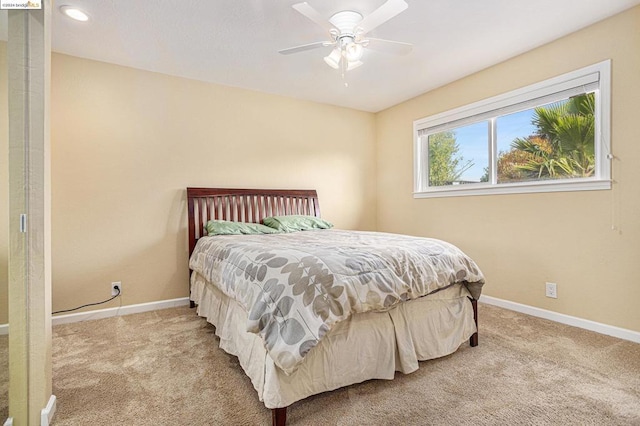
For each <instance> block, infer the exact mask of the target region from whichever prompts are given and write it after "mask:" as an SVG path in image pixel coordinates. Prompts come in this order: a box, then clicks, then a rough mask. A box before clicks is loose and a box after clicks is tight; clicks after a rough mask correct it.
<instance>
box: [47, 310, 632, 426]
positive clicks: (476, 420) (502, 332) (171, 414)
mask: <svg viewBox="0 0 640 426" xmlns="http://www.w3.org/2000/svg"><path fill="white" fill-rule="evenodd" d="M480 321H481V323H480V346H478V347H476V348H471V347H469V345H468V344H464V345H463V346H462V347H461V348H460V349H459V350H458V351H457V352H456V353H454V354H453V355H450V356H447V357H444V358H441V359H437V360H433V361H427V362H423V363H421V365H420V369H419V370H418V371H417V372H415V373H413V374H409V375H403V374H400V373H398V374H396V379H395V380H393V381H369V382H366V383H362V384H359V385H353V386H350V387H347V388H343V389H339V390H336V391H333V392H329V393H324V394H320V395H316V396H313V397H310V398H308V399H306V400H303V401H300V402H298V403H295V404H294V405H292V406H291V407H290V408H289V413H288V424H289V425H639V424H640V345H639V344H634V343H631V342H627V341H623V340H619V339H615V338H612V337H608V336H603V335H599V334H596V333H592V332H588V331H584V330H580V329H576V328H572V327H568V326H564V325H561V324H557V323H553V322H550V321H545V320H541V319H537V318H533V317H529V316H526V315H522V314H518V313H515V312H511V311H507V310H503V309H500V308H496V307H493V306H488V305H480ZM217 346H218V339H217V337H216V336H215V335H214V333H213V327H212V326H211V325H209V324H207V323H206V322H205V321H204V320H203V319H200V318H198V317H197V316H196V315H195V312H194V310H190V309H188V308H174V309H166V310H162V311H155V312H150V313H144V314H137V315H129V316H123V317H116V318H109V319H104V320H97V321H89V322H83V323H74V324H66V325H59V326H56V327H54V338H53V368H54V371H53V392H54V394H55V395H56V397H57V398H58V408H57V413H56V418H55V421H54V425H55V426H63V425H74V426H76V425H92V426H97V425H141V426H142V425H154V426H156V425H269V424H270V421H271V412H270V410H268V409H266V408H265V407H264V405H263V404H262V403H260V402H259V401H258V397H257V394H256V392H255V390H254V389H253V387H252V386H251V383H250V381H249V379H248V378H247V377H246V376H245V374H244V373H243V371H242V369H241V368H240V366H239V365H238V363H237V361H236V359H235V358H234V357H232V356H230V355H227V354H226V353H224V352H223V351H222V350H220V349H218V348H217Z"/></svg>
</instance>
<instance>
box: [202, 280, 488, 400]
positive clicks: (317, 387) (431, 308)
mask: <svg viewBox="0 0 640 426" xmlns="http://www.w3.org/2000/svg"><path fill="white" fill-rule="evenodd" d="M469 296H470V293H469V291H468V290H467V289H466V288H465V286H464V285H462V284H454V285H452V286H449V287H447V288H445V289H443V290H441V291H438V292H435V293H432V294H429V295H427V296H424V297H420V298H418V299H414V300H409V301H407V302H404V303H402V304H400V305H396V306H395V307H393V308H392V309H390V310H388V311H385V312H366V313H358V314H354V315H352V316H351V317H349V318H348V319H347V320H345V321H342V322H340V323H338V324H337V325H336V326H334V327H333V328H332V329H331V330H330V331H329V332H328V333H327V335H325V336H324V338H323V339H322V340H321V341H320V343H319V344H318V345H317V346H315V347H313V348H312V349H311V350H310V351H309V353H308V354H307V355H306V357H305V358H304V360H303V362H302V364H301V365H299V367H298V368H297V369H296V370H295V371H294V372H292V373H291V374H285V372H284V371H283V370H281V369H280V368H279V367H277V366H276V365H275V363H274V362H273V360H272V359H271V357H270V356H269V354H268V352H267V350H266V349H265V344H264V341H263V340H262V338H260V337H259V336H258V335H257V334H254V333H250V332H248V331H247V321H248V315H247V312H246V310H245V309H244V308H243V307H242V306H241V305H240V303H238V302H237V301H235V300H233V299H231V298H229V297H228V296H226V295H225V294H224V293H222V292H221V291H220V290H218V289H217V288H216V287H215V286H214V285H213V284H212V283H210V282H207V280H206V279H205V278H204V277H203V276H202V275H201V274H199V273H197V272H194V273H193V274H192V276H191V300H193V301H194V302H195V303H196V304H197V305H198V307H197V313H198V315H200V316H202V317H204V318H206V319H207V321H208V322H209V323H211V324H213V325H214V326H215V327H216V335H217V336H218V337H219V338H220V348H222V349H223V350H224V351H226V352H227V353H229V354H232V355H234V356H236V357H238V360H239V363H240V365H241V366H242V368H243V369H244V371H245V373H246V374H247V376H249V378H250V379H251V382H252V384H253V387H254V388H255V390H256V391H257V393H258V397H259V399H260V400H261V401H262V402H263V403H264V404H265V406H266V407H267V408H281V407H287V406H289V405H291V404H292V403H294V402H296V401H299V400H301V399H304V398H306V397H308V396H311V395H314V394H317V393H321V392H325V391H330V390H333V389H337V388H340V387H343V386H348V385H351V384H354V383H360V382H363V381H366V380H370V379H386V380H391V379H393V377H394V374H395V372H396V371H399V372H402V373H405V374H408V373H411V372H413V371H415V370H417V369H418V362H419V361H424V360H428V359H433V358H438V357H442V356H445V355H448V354H451V353H453V352H455V351H456V349H457V348H458V347H459V346H460V345H461V344H462V343H464V342H466V341H467V340H468V339H469V338H470V337H471V335H472V334H473V333H475V332H476V325H475V323H474V320H473V308H472V305H471V302H470V300H469ZM354 348H355V350H354Z"/></svg>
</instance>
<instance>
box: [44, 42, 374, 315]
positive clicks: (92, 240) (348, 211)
mask: <svg viewBox="0 0 640 426" xmlns="http://www.w3.org/2000/svg"><path fill="white" fill-rule="evenodd" d="M51 111H52V117H51V120H52V121H51V126H52V128H51V134H52V198H53V199H52V221H53V236H52V240H53V309H54V311H55V310H60V309H66V308H71V307H74V306H77V305H81V304H84V303H88V302H95V301H99V300H102V299H106V298H108V297H109V296H110V294H111V287H110V283H111V282H112V281H122V284H123V296H122V300H121V301H120V302H119V301H113V302H110V303H109V304H106V305H102V306H100V307H93V308H92V309H100V308H106V307H113V306H118V305H119V303H122V304H123V305H128V304H135V303H143V302H151V301H157V300H165V299H172V298H178V297H185V296H187V295H188V268H187V257H188V252H187V230H186V227H187V217H186V194H185V192H186V191H185V188H186V187H187V186H209V187H216V186H217V187H240V188H243V187H247V188H251V187H258V188H315V189H317V190H318V194H319V197H320V204H321V210H322V213H323V217H325V218H326V219H329V220H331V221H333V222H334V223H335V224H336V225H337V226H339V227H344V228H360V229H374V228H375V215H374V214H373V212H374V211H375V167H374V166H375V153H374V142H375V133H374V132H375V116H374V115H373V114H371V113H365V112H359V111H355V110H350V109H345V108H338V107H334V106H328V105H321V104H317V103H312V102H306V101H300V100H294V99H290V98H285V97H280V96H274V95H269V94H264V93H258V92H253V91H248V90H242V89H237V88H230V87H224V86H218V85H213V84H206V83H202V82H198V81H193V80H187V79H182V78H177V77H170V76H166V75H162V74H157V73H151V72H145V71H139V70H134V69H131V68H126V67H121V66H115V65H110V64H106V63H101V62H96V61H90V60H85V59H79V58H75V57H70V56H66V55H61V54H54V55H53V60H52V105H51Z"/></svg>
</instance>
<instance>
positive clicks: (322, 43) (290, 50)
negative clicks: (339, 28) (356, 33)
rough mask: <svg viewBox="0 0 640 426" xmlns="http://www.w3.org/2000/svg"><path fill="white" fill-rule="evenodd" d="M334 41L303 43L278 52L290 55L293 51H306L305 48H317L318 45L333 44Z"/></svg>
mask: <svg viewBox="0 0 640 426" xmlns="http://www.w3.org/2000/svg"><path fill="white" fill-rule="evenodd" d="M332 45H333V43H329V42H326V41H316V42H315V43H309V44H303V45H300V46H295V47H290V48H288V49H282V50H278V53H281V54H283V55H290V54H292V53H298V52H304V51H305V50H311V49H317V48H318V47H326V46H332Z"/></svg>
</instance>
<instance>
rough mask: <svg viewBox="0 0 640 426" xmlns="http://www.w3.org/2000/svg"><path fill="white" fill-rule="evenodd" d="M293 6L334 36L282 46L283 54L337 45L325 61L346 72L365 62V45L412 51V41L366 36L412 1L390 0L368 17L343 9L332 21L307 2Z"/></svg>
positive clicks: (394, 52)
mask: <svg viewBox="0 0 640 426" xmlns="http://www.w3.org/2000/svg"><path fill="white" fill-rule="evenodd" d="M291 7H293V8H294V9H295V10H297V11H298V12H300V13H301V14H302V15H304V16H306V17H307V18H308V19H310V20H311V21H313V22H315V23H316V24H318V25H320V26H321V27H322V28H324V29H326V30H327V31H328V32H329V38H330V39H329V40H328V41H317V42H315V43H309V44H303V45H301V46H295V47H290V48H288V49H283V50H280V51H279V53H281V54H283V55H290V54H292V53H298V52H303V51H305V50H311V49H316V48H320V47H333V50H332V51H331V53H329V55H328V56H325V58H324V61H325V62H326V63H327V65H329V66H330V67H332V68H335V69H339V68H340V69H342V73H343V76H344V73H345V72H346V71H350V70H352V69H354V68H357V67H359V66H360V65H362V61H361V59H362V55H363V54H364V49H365V48H367V49H372V50H378V51H383V52H388V53H393V54H398V55H406V54H407V53H409V52H410V51H411V48H412V45H411V44H410V43H403V42H399V41H392V40H383V39H378V38H372V37H365V35H366V34H367V33H368V32H369V31H371V30H373V29H374V28H377V27H378V26H379V25H382V24H384V23H385V22H387V21H388V20H389V19H391V18H393V17H395V16H396V15H398V14H399V13H401V12H403V11H404V10H406V9H407V8H408V7H409V5H408V4H407V2H406V1H404V0H387V1H386V2H385V3H384V4H383V5H382V6H380V7H379V8H377V9H376V10H374V11H373V12H371V13H370V14H369V15H367V16H365V17H363V16H362V15H361V14H360V13H358V12H355V11H353V10H343V11H341V12H338V13H335V14H333V15H332V16H331V17H330V18H329V20H328V21H327V20H326V19H325V18H324V17H323V16H322V15H321V14H320V13H319V12H318V11H317V10H315V9H314V8H313V7H311V6H310V5H309V3H307V2H303V3H296V4H294V5H292V6H291Z"/></svg>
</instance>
